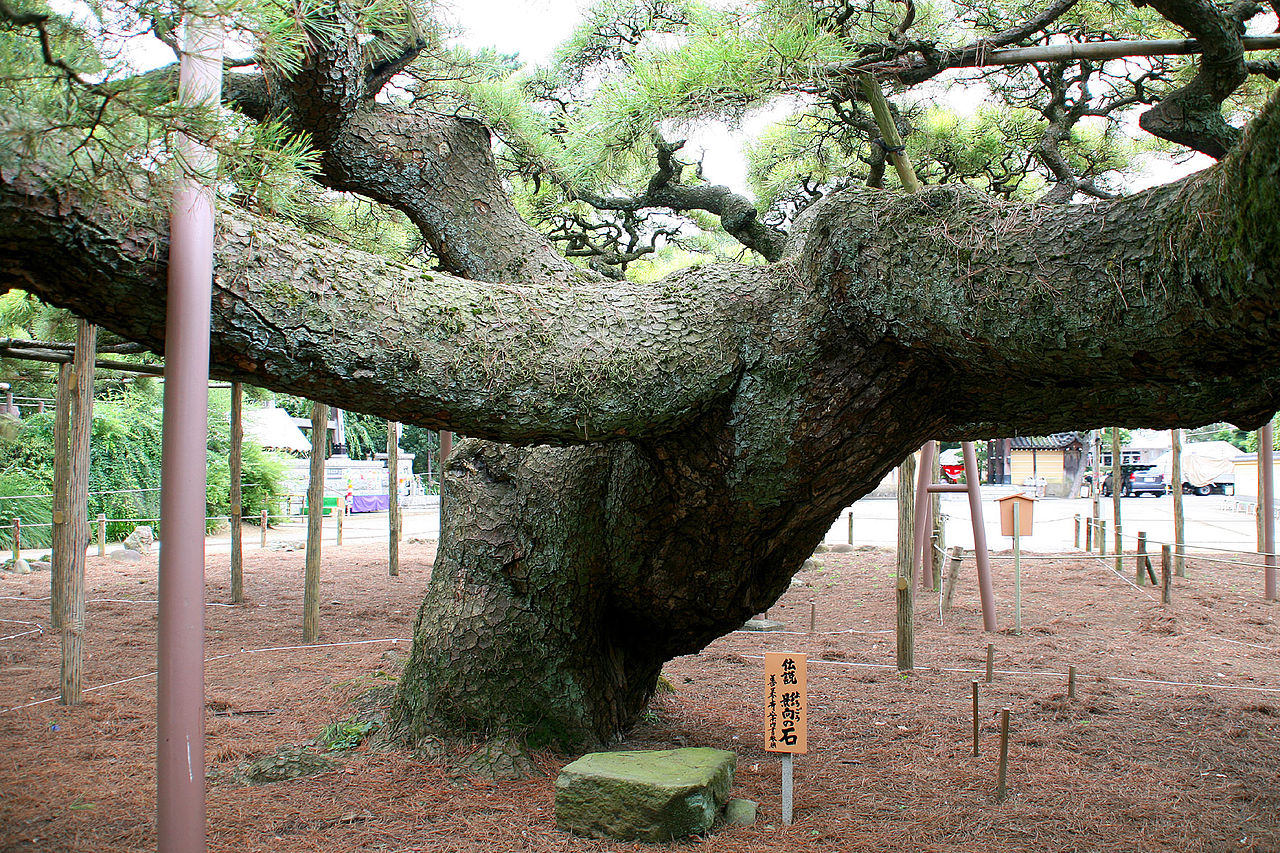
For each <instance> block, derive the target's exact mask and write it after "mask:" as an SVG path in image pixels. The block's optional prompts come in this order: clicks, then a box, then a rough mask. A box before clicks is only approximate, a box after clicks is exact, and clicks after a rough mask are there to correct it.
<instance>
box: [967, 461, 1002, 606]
mask: <svg viewBox="0 0 1280 853" xmlns="http://www.w3.org/2000/svg"><path fill="white" fill-rule="evenodd" d="M960 448H961V450H962V452H963V453H964V476H965V480H966V481H967V483H968V486H969V488H968V493H969V515H970V517H971V519H972V521H973V558H974V561H975V562H977V564H978V594H979V597H980V598H981V599H982V630H984V631H994V630H996V594H995V590H994V589H993V588H992V586H991V553H990V552H989V551H988V550H987V529H986V526H985V525H984V524H983V521H982V487H981V486H979V485H978V454H977V453H976V452H975V451H974V449H973V442H972V441H965V442H961V444H960Z"/></svg>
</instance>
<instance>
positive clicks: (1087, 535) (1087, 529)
mask: <svg viewBox="0 0 1280 853" xmlns="http://www.w3.org/2000/svg"><path fill="white" fill-rule="evenodd" d="M1094 521H1095V519H1093V518H1090V519H1088V520H1087V521H1086V522H1085V525H1084V550H1085V551H1086V552H1088V553H1090V554H1092V553H1093V523H1094Z"/></svg>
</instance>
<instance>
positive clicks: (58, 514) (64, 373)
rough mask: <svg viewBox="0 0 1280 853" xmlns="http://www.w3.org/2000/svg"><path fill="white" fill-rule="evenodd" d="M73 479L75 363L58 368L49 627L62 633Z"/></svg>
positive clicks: (54, 420) (55, 408)
mask: <svg viewBox="0 0 1280 853" xmlns="http://www.w3.org/2000/svg"><path fill="white" fill-rule="evenodd" d="M70 478H71V363H70V362H65V363H63V364H60V365H59V366H58V390H57V396H56V398H55V401H54V410H53V519H52V521H53V527H52V534H51V535H52V537H53V541H52V543H51V544H52V546H53V564H52V568H51V569H50V579H49V623H50V624H51V625H52V626H53V630H55V631H60V630H62V613H63V606H62V597H63V595H64V594H65V593H66V589H67V575H68V574H70V573H71V539H70V538H69V537H70V535H71V527H70V524H71V518H70V516H69V515H68V513H67V507H68V506H69V501H68V500H67V490H68V488H69V481H70Z"/></svg>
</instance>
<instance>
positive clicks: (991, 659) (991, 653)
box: [987, 643, 996, 684]
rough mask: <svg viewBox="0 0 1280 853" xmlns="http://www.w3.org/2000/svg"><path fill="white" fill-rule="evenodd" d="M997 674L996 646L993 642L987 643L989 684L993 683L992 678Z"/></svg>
mask: <svg viewBox="0 0 1280 853" xmlns="http://www.w3.org/2000/svg"><path fill="white" fill-rule="evenodd" d="M995 674H996V647H995V644H993V643H987V684H990V683H991V679H993V678H994V677H995Z"/></svg>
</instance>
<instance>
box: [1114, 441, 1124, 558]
mask: <svg viewBox="0 0 1280 853" xmlns="http://www.w3.org/2000/svg"><path fill="white" fill-rule="evenodd" d="M1120 461H1121V453H1120V427H1112V428H1111V520H1112V521H1113V522H1114V523H1115V528H1116V547H1115V563H1116V571H1117V572H1119V571H1121V570H1122V568H1123V567H1122V566H1121V565H1120V561H1121V559H1122V557H1121V556H1120V554H1121V552H1122V551H1123V550H1124V546H1123V545H1122V544H1121V542H1120V527H1121V521H1120V495H1121V493H1122V492H1123V491H1124V467H1123V466H1122V465H1121V464H1120Z"/></svg>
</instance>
